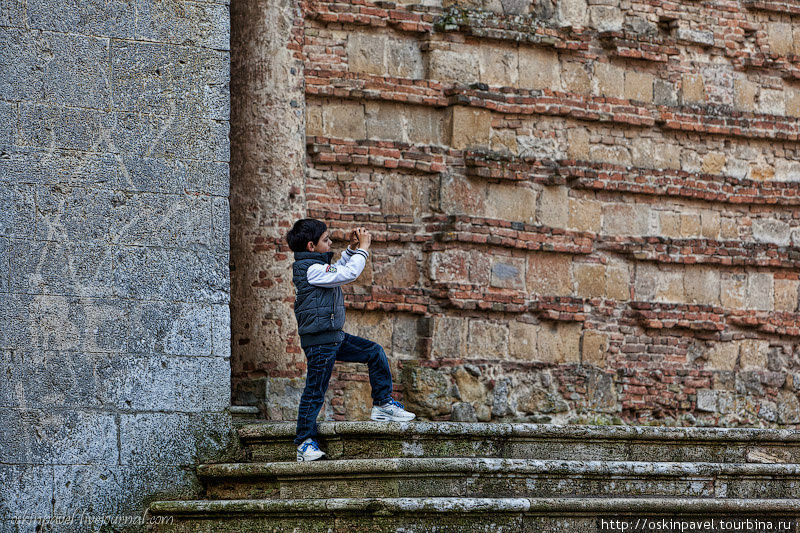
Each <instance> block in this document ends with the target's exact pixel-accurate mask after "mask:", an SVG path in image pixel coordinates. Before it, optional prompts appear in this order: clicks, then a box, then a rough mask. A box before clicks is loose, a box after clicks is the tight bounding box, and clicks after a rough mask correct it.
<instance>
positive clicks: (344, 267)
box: [306, 247, 369, 288]
mask: <svg viewBox="0 0 800 533" xmlns="http://www.w3.org/2000/svg"><path fill="white" fill-rule="evenodd" d="M368 257H369V252H368V251H367V250H364V249H362V248H359V249H357V250H356V251H355V252H354V251H352V250H350V248H349V247H347V248H345V249H344V252H342V257H341V258H340V259H339V260H338V261H336V263H334V264H332V265H323V264H322V263H316V264H313V265H311V266H310V267H308V270H307V271H306V279H308V282H309V283H310V284H311V285H315V286H317V287H326V288H331V287H338V286H340V285H345V284H347V283H350V282H351V281H355V280H356V278H358V276H360V275H361V272H363V271H364V267H365V266H366V264H367V258H368Z"/></svg>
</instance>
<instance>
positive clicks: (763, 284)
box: [744, 272, 775, 310]
mask: <svg viewBox="0 0 800 533" xmlns="http://www.w3.org/2000/svg"><path fill="white" fill-rule="evenodd" d="M774 297H775V293H774V289H773V278H772V274H770V273H768V272H751V273H749V274H748V275H747V288H746V289H745V301H744V304H745V306H746V307H747V308H749V309H767V310H770V309H774V308H775V305H774Z"/></svg>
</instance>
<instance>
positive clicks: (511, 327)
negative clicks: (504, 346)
mask: <svg viewBox="0 0 800 533" xmlns="http://www.w3.org/2000/svg"><path fill="white" fill-rule="evenodd" d="M540 328H541V326H539V325H538V324H528V323H526V322H519V321H516V320H514V321H511V322H509V324H508V353H509V355H510V356H511V357H512V358H513V359H521V360H527V361H530V360H534V359H536V352H537V338H538V334H539V329H540Z"/></svg>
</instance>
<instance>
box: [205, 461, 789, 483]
mask: <svg viewBox="0 0 800 533" xmlns="http://www.w3.org/2000/svg"><path fill="white" fill-rule="evenodd" d="M196 472H197V475H198V477H200V478H201V479H214V478H231V477H236V478H244V479H246V478H251V477H278V478H280V477H291V476H305V475H317V476H318V475H327V476H346V475H354V474H381V473H384V474H404V473H406V474H411V473H424V474H437V473H475V474H483V473H487V474H488V473H494V474H497V473H509V474H512V473H517V474H547V473H559V474H566V475H577V474H584V475H615V474H616V475H635V476H649V477H654V476H655V477H674V476H687V475H717V476H725V475H730V476H743V475H744V476H783V477H791V476H800V464H798V463H717V462H702V461H664V462H653V461H604V460H593V461H577V460H574V461H569V460H561V459H505V458H462V457H425V458H418V457H399V458H398V457H393V458H386V459H337V460H329V461H325V460H322V461H311V462H293V461H280V462H250V463H205V464H201V465H198V466H197V470H196Z"/></svg>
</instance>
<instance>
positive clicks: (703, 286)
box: [683, 266, 720, 305]
mask: <svg viewBox="0 0 800 533" xmlns="http://www.w3.org/2000/svg"><path fill="white" fill-rule="evenodd" d="M683 288H684V291H685V298H686V300H685V301H686V302H687V303H700V304H705V305H719V304H720V279H719V272H718V271H717V270H716V269H714V268H708V267H694V266H693V267H687V268H686V269H685V271H684V277H683Z"/></svg>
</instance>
